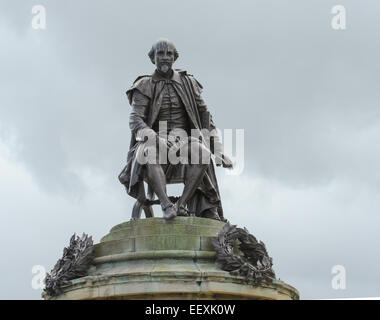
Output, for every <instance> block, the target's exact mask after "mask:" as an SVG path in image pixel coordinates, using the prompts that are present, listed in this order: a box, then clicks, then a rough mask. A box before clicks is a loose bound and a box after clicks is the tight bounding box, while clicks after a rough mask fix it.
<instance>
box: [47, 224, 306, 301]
mask: <svg viewBox="0 0 380 320" xmlns="http://www.w3.org/2000/svg"><path fill="white" fill-rule="evenodd" d="M223 225H224V223H223V222H220V221H216V220H212V219H204V218H196V217H176V218H174V219H173V220H170V221H166V220H164V219H162V218H149V219H141V220H132V221H129V222H125V223H122V224H119V225H116V226H115V227H113V228H112V229H111V231H110V233H109V234H107V235H106V236H105V237H103V238H102V240H101V241H100V243H98V244H96V245H95V260H94V266H93V267H91V269H90V270H89V275H88V276H86V277H83V278H79V279H75V280H72V283H71V285H68V286H65V287H64V290H63V294H61V295H60V296H58V297H55V298H53V299H70V300H83V299H150V300H154V299H161V300H162V299H170V300H174V299H240V300H241V299H270V300H284V299H286V300H290V299H298V298H299V294H298V291H297V290H296V289H295V288H293V287H291V286H289V285H287V284H286V283H284V282H282V281H277V280H275V281H273V283H271V284H262V285H260V286H255V285H253V284H252V283H249V282H248V283H247V281H246V279H245V278H243V277H240V276H233V275H230V274H229V272H226V271H223V270H221V269H220V268H219V266H218V265H217V263H216V262H215V256H216V253H215V251H214V248H213V246H212V243H211V239H212V238H214V237H216V235H217V234H218V233H219V231H220V230H221V228H222V227H223ZM45 298H47V299H48V298H49V297H46V296H45Z"/></svg>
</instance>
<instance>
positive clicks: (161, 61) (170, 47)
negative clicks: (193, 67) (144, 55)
mask: <svg viewBox="0 0 380 320" xmlns="http://www.w3.org/2000/svg"><path fill="white" fill-rule="evenodd" d="M148 55H149V58H150V60H151V61H152V63H153V64H155V65H156V68H157V69H158V70H159V71H161V72H163V73H168V72H170V71H171V69H172V65H173V63H174V61H176V60H177V58H178V51H177V49H176V47H175V46H174V44H173V43H172V42H171V41H170V40H168V39H159V40H157V42H156V43H155V44H153V46H152V49H150V51H149V53H148Z"/></svg>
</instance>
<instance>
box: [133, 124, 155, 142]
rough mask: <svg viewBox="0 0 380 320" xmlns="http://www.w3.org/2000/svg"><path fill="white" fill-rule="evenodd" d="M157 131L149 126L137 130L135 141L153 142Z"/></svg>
mask: <svg viewBox="0 0 380 320" xmlns="http://www.w3.org/2000/svg"><path fill="white" fill-rule="evenodd" d="M156 136H157V133H156V132H155V131H154V130H153V129H151V128H144V129H141V130H139V131H138V132H137V135H136V140H137V141H145V142H146V141H148V142H149V141H150V142H152V143H153V142H155V141H156Z"/></svg>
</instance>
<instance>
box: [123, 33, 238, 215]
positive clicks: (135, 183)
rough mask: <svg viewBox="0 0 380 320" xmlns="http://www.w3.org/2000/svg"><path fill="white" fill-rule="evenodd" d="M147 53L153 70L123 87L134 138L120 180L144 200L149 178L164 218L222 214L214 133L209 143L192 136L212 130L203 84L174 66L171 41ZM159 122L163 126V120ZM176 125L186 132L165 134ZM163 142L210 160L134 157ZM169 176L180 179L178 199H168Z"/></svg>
mask: <svg viewBox="0 0 380 320" xmlns="http://www.w3.org/2000/svg"><path fill="white" fill-rule="evenodd" d="M148 55H149V57H150V59H151V61H152V63H153V64H155V66H156V70H155V71H154V72H153V74H151V75H143V76H140V77H138V78H137V79H136V80H135V82H134V83H133V85H132V87H131V88H130V89H128V91H127V96H128V99H129V102H130V104H131V106H132V111H131V114H130V119H129V126H130V129H131V131H132V139H131V145H130V150H129V153H128V158H127V165H126V167H125V168H124V169H123V171H122V172H121V173H120V175H119V180H120V182H121V183H122V184H124V185H125V187H126V190H127V193H128V194H129V195H130V196H132V197H134V198H136V199H138V200H139V201H142V202H144V201H146V196H145V190H144V181H145V182H147V184H148V186H149V187H150V188H151V191H153V192H154V193H155V194H156V195H157V196H158V198H159V200H160V203H161V207H162V210H163V216H164V218H165V219H171V218H173V217H175V216H176V215H180V216H186V215H189V214H190V215H195V216H198V217H204V218H212V219H217V220H224V218H223V210H222V204H221V199H220V194H219V188H218V184H217V180H216V176H215V171H214V164H213V161H212V159H211V154H212V153H214V155H215V154H216V153H215V150H216V147H215V146H218V147H219V146H220V142H219V139H218V137H217V135H216V136H215V137H214V138H213V140H212V141H213V145H211V144H210V145H207V144H206V143H205V140H206V139H199V137H198V138H196V137H194V136H191V132H193V130H196V131H197V130H198V131H201V130H202V129H208V130H213V131H214V132H215V131H216V130H215V129H216V128H215V124H214V122H213V120H212V117H211V115H210V113H209V112H208V110H207V106H206V104H205V103H204V101H203V99H202V97H201V91H202V86H201V84H200V83H199V82H198V81H197V80H196V79H195V78H194V77H193V76H192V75H190V74H188V73H187V72H186V71H184V70H179V69H172V65H173V63H174V62H175V61H176V60H177V58H178V51H177V49H176V48H175V46H174V44H173V43H172V42H171V41H169V40H166V39H160V40H158V41H157V42H156V43H155V44H154V45H153V46H152V49H151V50H150V52H149V54H148ZM163 123H164V124H165V126H163V125H161V124H163ZM177 131H178V132H181V133H183V132H185V133H186V134H188V135H189V137H188V138H186V140H184V139H182V140H179V142H178V139H177V138H178V136H176V134H174V138H173V139H169V138H168V137H173V135H172V133H173V132H177ZM152 141H153V143H152ZM183 141H185V142H186V143H182V142H183ZM148 142H149V143H148ZM160 148H161V149H160ZM162 148H164V149H165V150H166V151H168V152H170V148H172V149H174V151H175V152H177V153H176V154H178V153H181V154H185V155H187V154H193V155H194V154H195V153H197V152H198V151H200V152H201V153H202V160H204V159H207V160H208V161H201V163H199V162H197V163H192V162H191V160H192V158H191V157H190V156H189V157H182V158H180V159H181V160H180V162H179V163H177V164H173V163H170V161H164V162H160V161H157V162H152V161H148V162H146V163H142V162H141V161H138V160H139V159H141V155H147V154H160V152H161V151H162ZM159 150H160V151H159ZM219 150H220V149H219ZM156 151H157V153H156ZM161 155H162V153H161ZM166 155H167V153H166ZM155 159H156V158H155ZM198 159H199V157H198ZM219 159H221V161H220V162H217V165H223V167H226V168H232V162H231V160H230V159H229V158H228V157H227V156H225V155H223V154H222V153H220V156H219ZM168 181H170V183H176V182H177V181H178V182H183V183H184V190H183V193H182V195H181V197H180V198H179V199H178V201H177V202H176V203H172V202H171V201H170V199H169V197H168V195H167V192H166V183H167V182H168ZM148 193H149V191H148Z"/></svg>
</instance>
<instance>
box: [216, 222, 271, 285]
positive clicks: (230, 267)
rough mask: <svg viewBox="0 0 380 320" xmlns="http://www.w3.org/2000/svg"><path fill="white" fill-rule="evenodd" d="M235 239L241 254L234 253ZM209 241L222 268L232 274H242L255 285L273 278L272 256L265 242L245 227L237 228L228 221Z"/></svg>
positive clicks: (269, 281) (268, 281)
mask: <svg viewBox="0 0 380 320" xmlns="http://www.w3.org/2000/svg"><path fill="white" fill-rule="evenodd" d="M236 240H238V241H239V246H238V248H239V250H240V251H241V252H242V253H243V255H236V254H235V253H234V246H235V243H236ZM211 241H212V244H213V246H214V248H215V251H216V253H217V261H218V262H219V263H220V264H221V268H222V270H225V271H229V272H230V273H231V274H233V275H241V276H244V277H246V279H247V281H249V280H252V281H253V282H254V284H256V285H258V284H260V283H261V282H263V281H264V282H267V283H271V282H272V281H273V279H274V278H275V273H274V271H273V269H272V266H273V263H272V258H271V257H269V256H268V252H267V250H266V248H265V244H264V243H263V242H262V241H257V239H256V238H255V237H254V236H253V235H252V234H250V233H249V232H248V230H247V229H246V228H244V229H241V228H237V227H236V226H235V225H231V224H230V223H229V222H228V223H226V224H225V225H224V226H223V228H222V230H221V231H220V232H219V234H218V236H217V238H215V239H212V240H211Z"/></svg>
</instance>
